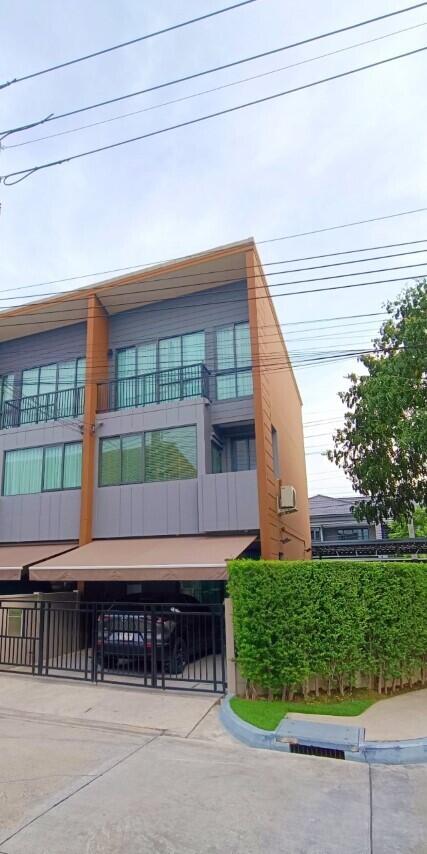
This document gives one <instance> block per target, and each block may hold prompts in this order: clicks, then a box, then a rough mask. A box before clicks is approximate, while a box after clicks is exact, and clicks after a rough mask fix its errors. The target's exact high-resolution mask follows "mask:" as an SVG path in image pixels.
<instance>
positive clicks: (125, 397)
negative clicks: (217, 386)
mask: <svg viewBox="0 0 427 854" xmlns="http://www.w3.org/2000/svg"><path fill="white" fill-rule="evenodd" d="M195 397H205V398H207V399H209V371H208V369H207V368H206V366H205V365H202V364H197V365H184V366H183V367H179V368H169V369H168V370H166V371H156V373H153V374H143V375H141V376H133V377H124V378H122V379H115V380H110V381H109V382H105V383H99V384H98V401H97V411H98V412H111V411H112V410H115V409H128V408H130V407H136V406H149V405H150V404H152V403H171V402H173V401H175V400H188V399H190V398H195Z"/></svg>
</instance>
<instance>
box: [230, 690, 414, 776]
mask: <svg viewBox="0 0 427 854" xmlns="http://www.w3.org/2000/svg"><path fill="white" fill-rule="evenodd" d="M231 699H232V695H227V697H225V698H224V700H223V701H222V703H221V705H220V708H219V716H220V720H221V722H222V724H223V726H224V728H225V729H226V730H227V732H229V733H230V734H231V735H232V736H234V738H236V739H237V740H238V741H241V742H243V744H246V745H247V746H248V747H255V748H258V749H259V748H262V749H264V750H279V751H281V752H283V753H289V752H290V745H289V744H287V743H283V742H281V741H279V740H278V731H279V729H280V727H281V726H282V724H283V722H281V723H280V724H279V726H278V727H276V729H275V730H271V731H270V730H263V729H259V728H258V727H256V726H253V725H252V724H248V723H246V721H243V720H242V719H241V718H239V716H238V715H236V714H235V712H233V709H232V708H231V705H230V700H231ZM319 717H321V716H319ZM284 720H286V719H284ZM355 720H356V719H355ZM299 723H302V727H301V738H300V739H299V738H298V736H297V730H296V729H295V735H296V737H297V740H298V742H299V743H301V744H303V743H306V744H307V743H309V742H310V738H309V736H308V734H309V732H310V730H311V732H312V734H313V738H312V740H311V743H312V744H313V743H314V744H319V741H318V738H317V733H318V729H319V724H317V722H314V721H303V722H301V721H295V720H294V721H293V724H294V728H295V725H297V724H299ZM327 727H329V728H330V737H329V738H328V747H329V748H330V749H332V750H343V751H344V755H345V759H349V760H351V761H352V762H367V763H369V764H381V765H412V764H416V763H422V762H427V737H426V738H415V739H411V740H406V741H365V738H364V730H363V729H361V731H360V732H361V739H360V742H359V746H358V749H357V750H354V749H352V750H347V749H345V746H344V745H343V744H342V742H341V741H340V735H339V730H340V729H341V728H340V727H339V726H336V725H335V724H322V728H327ZM321 746H324V745H321Z"/></svg>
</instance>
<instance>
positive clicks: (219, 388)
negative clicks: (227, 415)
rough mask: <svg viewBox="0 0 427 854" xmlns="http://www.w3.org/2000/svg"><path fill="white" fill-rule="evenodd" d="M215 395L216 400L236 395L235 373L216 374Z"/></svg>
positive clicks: (227, 398)
mask: <svg viewBox="0 0 427 854" xmlns="http://www.w3.org/2000/svg"><path fill="white" fill-rule="evenodd" d="M216 396H217V398H218V400H229V399H230V398H232V397H236V374H218V376H217V378H216Z"/></svg>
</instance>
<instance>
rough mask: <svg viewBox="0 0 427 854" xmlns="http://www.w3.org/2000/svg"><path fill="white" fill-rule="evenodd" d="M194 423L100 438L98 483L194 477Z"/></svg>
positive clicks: (195, 461) (110, 483) (195, 455)
mask: <svg viewBox="0 0 427 854" xmlns="http://www.w3.org/2000/svg"><path fill="white" fill-rule="evenodd" d="M196 437H197V433H196V427H194V426H191V427H174V428H170V429H167V430H153V431H150V432H148V433H145V434H141V433H134V434H131V435H128V436H121V437H120V436H115V437H114V438H111V439H102V440H101V447H100V475H99V483H100V485H101V486H114V485H117V484H120V483H142V482H143V481H147V482H148V483H152V482H154V481H166V480H186V479H188V478H193V477H197V438H196Z"/></svg>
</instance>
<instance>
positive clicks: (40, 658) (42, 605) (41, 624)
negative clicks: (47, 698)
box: [37, 601, 46, 676]
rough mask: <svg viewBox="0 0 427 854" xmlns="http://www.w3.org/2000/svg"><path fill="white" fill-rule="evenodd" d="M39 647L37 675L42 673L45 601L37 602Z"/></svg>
mask: <svg viewBox="0 0 427 854" xmlns="http://www.w3.org/2000/svg"><path fill="white" fill-rule="evenodd" d="M39 605H40V608H39V648H38V661H37V673H38V675H39V676H42V675H43V657H44V629H45V625H44V624H45V614H46V602H43V601H41V602H39Z"/></svg>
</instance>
